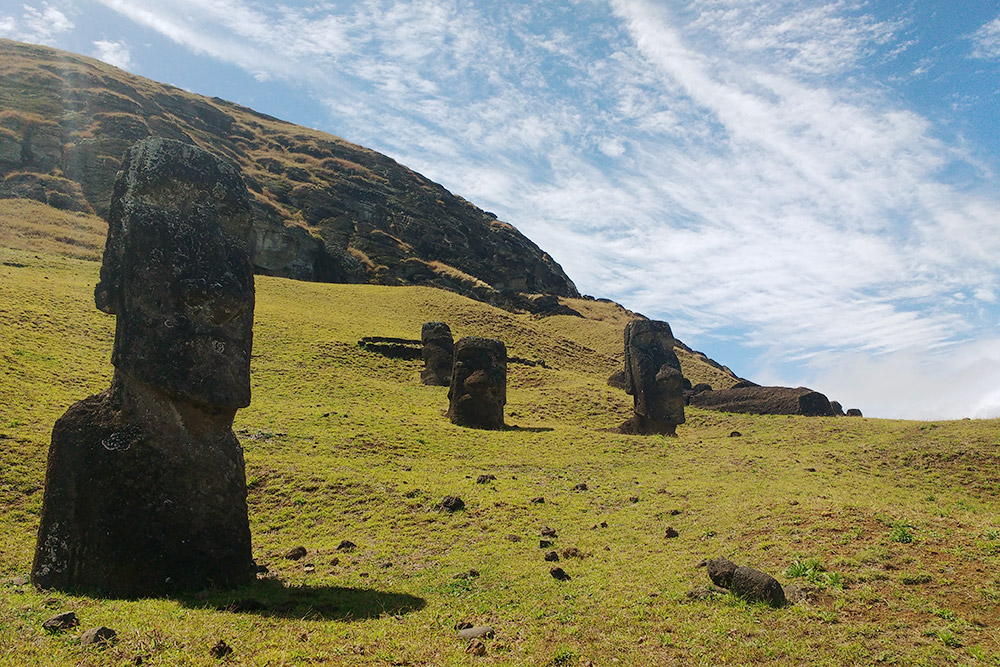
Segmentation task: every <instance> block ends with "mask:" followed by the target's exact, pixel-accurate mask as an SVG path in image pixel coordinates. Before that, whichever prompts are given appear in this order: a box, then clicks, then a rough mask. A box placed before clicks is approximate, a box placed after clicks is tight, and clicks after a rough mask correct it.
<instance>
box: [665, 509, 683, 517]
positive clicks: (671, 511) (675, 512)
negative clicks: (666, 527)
mask: <svg viewBox="0 0 1000 667" xmlns="http://www.w3.org/2000/svg"><path fill="white" fill-rule="evenodd" d="M680 513H681V511H680V510H679V509H676V508H675V509H672V510H670V511H669V512H667V514H669V515H670V516H677V515H678V514H680Z"/></svg>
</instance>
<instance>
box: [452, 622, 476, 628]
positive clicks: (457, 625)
mask: <svg viewBox="0 0 1000 667" xmlns="http://www.w3.org/2000/svg"><path fill="white" fill-rule="evenodd" d="M474 625H475V624H474V623H469V622H468V621H458V622H457V623H455V629H456V630H465V629H466V628H471V627H473V626H474Z"/></svg>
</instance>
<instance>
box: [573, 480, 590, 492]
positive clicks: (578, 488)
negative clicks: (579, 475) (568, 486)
mask: <svg viewBox="0 0 1000 667" xmlns="http://www.w3.org/2000/svg"><path fill="white" fill-rule="evenodd" d="M586 490H587V483H586V482H580V483H579V484H577V485H576V486H574V487H573V491H586Z"/></svg>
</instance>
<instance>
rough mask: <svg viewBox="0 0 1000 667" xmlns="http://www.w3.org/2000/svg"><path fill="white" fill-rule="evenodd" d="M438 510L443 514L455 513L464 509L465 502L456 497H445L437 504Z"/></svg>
mask: <svg viewBox="0 0 1000 667" xmlns="http://www.w3.org/2000/svg"><path fill="white" fill-rule="evenodd" d="M437 507H438V509H439V510H442V511H445V512H457V511H459V510H462V509H465V501H464V500H462V499H461V498H459V497H458V496H445V497H444V498H442V499H441V502H440V503H438V506H437Z"/></svg>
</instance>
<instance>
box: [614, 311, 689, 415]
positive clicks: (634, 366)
mask: <svg viewBox="0 0 1000 667" xmlns="http://www.w3.org/2000/svg"><path fill="white" fill-rule="evenodd" d="M625 391H627V392H628V393H629V394H631V395H632V400H633V405H634V408H633V409H634V411H635V414H634V415H633V416H632V418H631V419H629V420H628V421H627V422H625V423H624V424H622V426H621V427H620V429H619V430H621V432H622V433H636V434H657V433H658V434H662V435H677V425H678V424H683V423H684V402H685V400H686V399H685V396H684V376H683V375H682V374H681V362H680V360H678V359H677V355H676V354H675V353H674V335H673V332H671V331H670V325H669V324H667V323H666V322H660V321H656V320H632V321H631V322H629V323H628V325H626V327H625Z"/></svg>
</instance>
